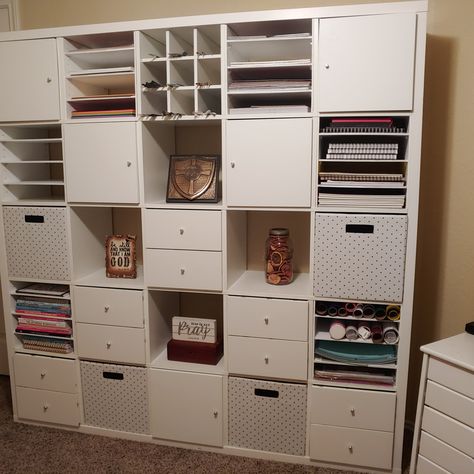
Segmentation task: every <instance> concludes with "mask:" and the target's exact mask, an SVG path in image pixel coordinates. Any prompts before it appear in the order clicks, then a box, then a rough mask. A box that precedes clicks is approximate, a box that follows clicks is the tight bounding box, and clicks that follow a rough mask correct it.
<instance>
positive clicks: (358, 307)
mask: <svg viewBox="0 0 474 474" xmlns="http://www.w3.org/2000/svg"><path fill="white" fill-rule="evenodd" d="M352 314H353V315H354V317H356V318H361V317H362V316H363V315H364V306H363V305H361V304H358V305H356V307H355V308H354V311H352Z"/></svg>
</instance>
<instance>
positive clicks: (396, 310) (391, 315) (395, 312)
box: [387, 304, 400, 321]
mask: <svg viewBox="0 0 474 474" xmlns="http://www.w3.org/2000/svg"><path fill="white" fill-rule="evenodd" d="M387 318H388V319H390V321H398V320H399V319H400V306H398V305H395V304H393V305H390V306H387Z"/></svg>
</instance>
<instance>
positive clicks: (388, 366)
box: [314, 357, 397, 369]
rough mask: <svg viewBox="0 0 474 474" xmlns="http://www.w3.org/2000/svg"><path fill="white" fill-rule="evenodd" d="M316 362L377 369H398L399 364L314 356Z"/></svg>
mask: <svg viewBox="0 0 474 474" xmlns="http://www.w3.org/2000/svg"><path fill="white" fill-rule="evenodd" d="M314 363H315V364H327V365H344V366H346V367H373V368H375V369H396V368H397V364H355V363H352V364H351V363H349V362H337V361H335V360H330V359H323V358H322V357H315V358H314Z"/></svg>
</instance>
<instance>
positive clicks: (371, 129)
mask: <svg viewBox="0 0 474 474" xmlns="http://www.w3.org/2000/svg"><path fill="white" fill-rule="evenodd" d="M321 132H323V133H405V132H406V129H405V128H404V127H398V126H396V125H395V122H394V120H393V119H392V118H389V117H381V118H370V117H357V118H351V117H344V118H333V119H331V120H330V122H329V125H328V126H326V127H323V128H322V130H321Z"/></svg>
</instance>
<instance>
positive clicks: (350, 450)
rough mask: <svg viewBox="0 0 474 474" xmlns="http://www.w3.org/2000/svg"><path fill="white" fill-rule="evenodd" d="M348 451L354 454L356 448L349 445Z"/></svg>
mask: <svg viewBox="0 0 474 474" xmlns="http://www.w3.org/2000/svg"><path fill="white" fill-rule="evenodd" d="M347 449H348V450H349V452H350V453H351V454H352V453H353V452H354V448H353V447H352V444H349V445H348V446H347Z"/></svg>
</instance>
